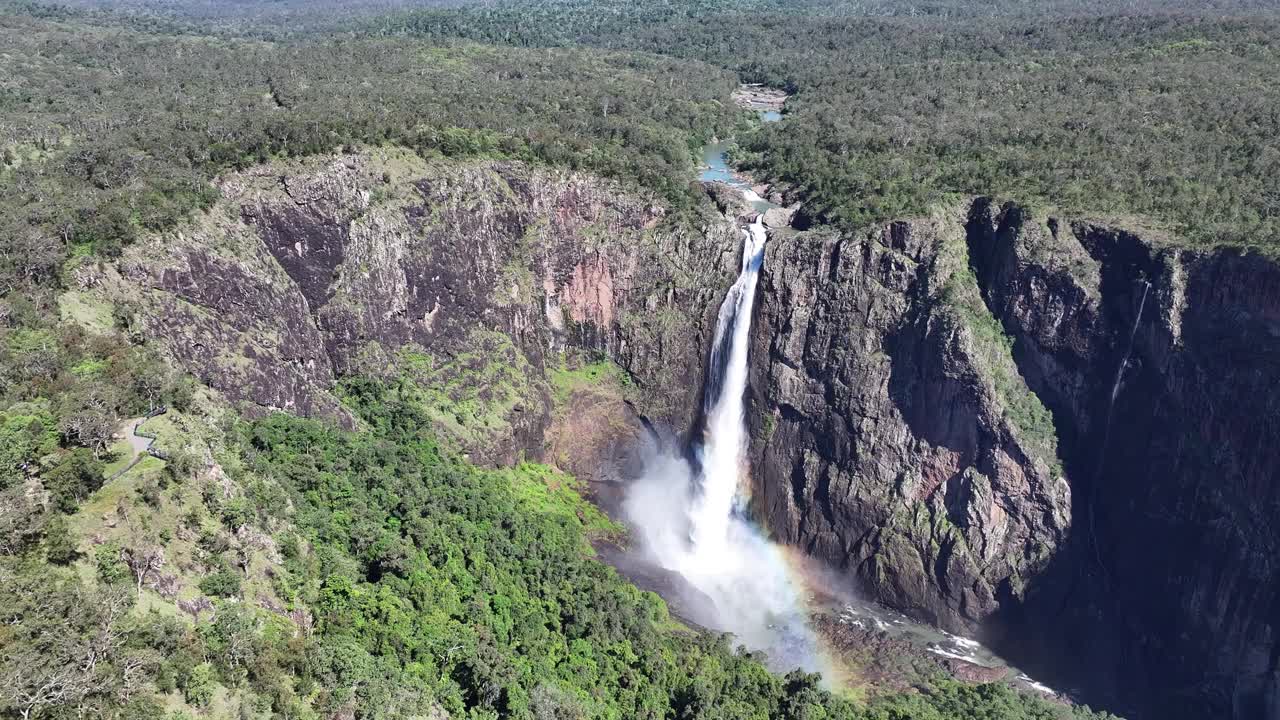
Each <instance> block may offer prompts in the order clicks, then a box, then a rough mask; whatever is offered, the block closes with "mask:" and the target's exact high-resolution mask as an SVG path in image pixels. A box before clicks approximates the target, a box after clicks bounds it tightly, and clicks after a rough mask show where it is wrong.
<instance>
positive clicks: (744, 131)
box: [0, 0, 1280, 720]
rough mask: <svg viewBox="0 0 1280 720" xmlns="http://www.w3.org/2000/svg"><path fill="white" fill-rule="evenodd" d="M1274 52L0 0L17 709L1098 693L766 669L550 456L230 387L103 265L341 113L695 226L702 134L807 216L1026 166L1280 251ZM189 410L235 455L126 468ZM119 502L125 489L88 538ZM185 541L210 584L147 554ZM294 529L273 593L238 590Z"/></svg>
mask: <svg viewBox="0 0 1280 720" xmlns="http://www.w3.org/2000/svg"><path fill="white" fill-rule="evenodd" d="M1278 54H1280V20H1277V19H1276V17H1275V14H1274V7H1273V3H1270V2H1262V1H1261V0H1259V1H1257V2H1251V1H1250V0H1238V1H1232V0H1223V1H1222V2H1205V3H1197V4H1195V5H1194V6H1193V7H1192V6H1188V4H1187V3H1184V2H1180V1H1178V0H1135V1H1134V2H1126V3H1114V2H1103V1H1102V0H1078V1H1076V2H1061V1H1059V0H1032V1H1030V2H1001V1H997V0H989V1H987V2H963V1H961V0H937V1H935V2H914V3H913V2H890V1H889V0H867V1H865V2H857V1H849V2H833V1H831V0H805V1H801V2H783V1H781V0H703V1H697V0H674V1H671V2H659V1H658V0H639V1H638V2H630V1H628V2H623V1H621V0H558V1H557V2H535V1H533V0H528V1H523V0H521V1H517V2H496V1H495V2H483V3H464V2H448V1H445V2H439V3H424V2H408V1H407V0H406V1H403V2H401V1H399V0H388V1H387V2H381V3H345V2H318V3H313V2H301V1H296V2H295V1H293V0H284V1H282V2H273V3H256V2H225V3H224V2H217V3H209V2H185V1H182V0H180V1H178V2H148V1H147V0H136V1H132V0H131V1H128V2H121V3H101V2H94V1H92V0H73V1H72V2H69V3H63V4H56V5H55V4H43V3H15V2H8V3H4V4H0V612H2V613H3V617H4V622H2V623H0V717H24V718H26V717H57V718H62V717H72V716H75V715H76V714H77V713H79V714H80V715H82V716H83V715H86V714H87V715H93V716H102V717H135V718H143V717H146V718H151V717H159V716H164V715H166V714H168V716H169V717H175V718H177V717H184V716H185V715H184V713H187V712H189V711H191V712H196V711H204V710H208V711H209V712H213V710H209V708H217V707H221V706H220V705H219V703H223V702H224V701H225V699H226V697H228V695H229V694H231V693H239V696H240V697H244V698H249V704H250V706H252V707H253V708H254V709H255V711H256V712H260V713H261V714H268V713H270V714H275V715H277V716H281V717H293V718H314V717H322V716H323V717H330V716H336V717H401V716H407V715H413V714H417V715H423V714H427V715H429V714H430V713H432V712H436V711H440V712H448V713H450V714H452V715H454V716H456V717H493V716H495V715H501V716H514V717H555V718H573V717H619V718H622V717H626V718H631V717H704V716H709V715H710V713H711V710H710V709H711V708H715V713H716V715H715V716H717V717H744V718H745V717H766V716H767V717H784V718H842V717H848V718H879V719H884V720H889V719H893V718H907V717H911V718H920V719H924V720H931V719H933V718H938V719H939V720H941V719H942V718H960V717H992V718H1037V719H1041V718H1043V719H1050V718H1063V717H1069V716H1072V715H1078V716H1087V715H1088V714H1089V713H1088V711H1086V710H1071V709H1067V708H1063V707H1058V706H1050V705H1048V704H1046V703H1043V702H1039V701H1035V700H1030V699H1027V698H1024V697H1022V696H1020V695H1018V694H1016V693H1014V692H1013V691H1011V690H1009V689H1008V688H1007V687H1005V686H1001V685H995V686H980V687H977V688H974V687H969V686H963V685H957V684H954V683H949V682H939V683H936V684H932V685H929V686H927V687H921V688H917V691H916V692H912V693H909V694H903V695H896V694H895V695H891V696H886V697H883V698H880V699H879V700H877V701H875V702H872V703H861V702H855V701H852V700H850V699H848V698H844V697H841V696H839V695H838V694H832V693H831V692H829V691H828V690H825V689H823V688H822V687H821V685H820V683H819V681H818V679H817V678H815V677H813V676H809V675H805V674H803V673H797V674H792V675H788V676H785V677H779V676H776V675H771V674H769V673H767V672H765V670H764V669H763V665H762V664H761V663H760V662H759V659H758V658H755V657H752V656H750V655H749V654H746V653H743V652H739V651H734V650H733V649H732V648H730V647H729V646H728V644H727V642H726V640H725V639H723V638H717V637H713V636H709V635H706V634H703V633H698V632H694V631H692V630H689V629H688V628H684V627H683V626H680V625H679V623H677V622H674V621H672V620H671V618H669V617H668V616H667V614H666V609H665V606H664V605H663V604H662V603H661V601H660V600H658V599H657V598H656V597H654V596H651V595H647V594H643V593H640V592H639V591H637V590H636V589H635V588H634V587H632V586H630V585H628V584H627V583H625V582H624V581H622V580H621V579H619V578H618V577H617V575H616V574H614V573H613V572H612V571H610V570H608V569H606V568H605V567H604V566H603V565H601V564H599V563H597V562H595V561H594V560H592V559H590V558H589V552H590V551H589V547H588V546H587V544H586V541H585V539H586V538H587V537H589V536H591V535H592V533H598V532H609V531H610V528H609V527H608V524H607V522H606V521H604V520H603V519H602V518H599V517H596V516H595V515H592V514H591V512H592V511H591V510H590V508H589V507H587V506H584V505H582V504H581V500H580V499H578V498H577V496H576V495H574V494H573V493H571V492H570V493H567V494H557V493H556V492H554V491H553V490H551V489H549V488H554V487H558V486H559V485H561V484H562V480H561V479H558V478H551V479H549V478H548V473H550V472H551V471H549V470H548V469H546V468H540V467H536V466H526V467H521V468H519V469H517V470H512V471H482V470H478V469H476V468H474V467H471V466H469V465H468V464H466V463H465V462H463V461H461V460H458V459H457V458H455V457H454V456H452V455H451V454H450V452H449V450H448V449H447V448H441V447H438V446H437V445H436V443H435V441H434V440H433V439H432V438H430V437H428V436H426V435H425V434H423V433H422V432H421V431H420V430H418V429H417V428H419V427H422V426H426V425H427V423H421V422H418V420H419V418H415V416H414V414H413V409H412V408H411V407H406V406H405V405H404V404H403V403H401V402H400V401H399V399H398V398H397V396H396V395H395V393H394V391H393V389H392V388H391V387H389V386H385V385H382V384H379V383H374V382H372V381H367V380H362V379H358V378H350V379H348V380H347V384H346V385H345V386H344V390H345V392H346V393H347V394H346V397H347V400H348V402H349V404H350V406H351V407H352V409H353V410H354V411H356V412H358V413H359V414H360V415H361V416H362V417H363V419H364V421H365V424H366V427H367V428H370V429H371V430H370V432H367V433H365V434H353V433H345V432H341V431H338V430H335V429H333V428H331V427H327V426H323V425H322V424H320V423H317V422H313V421H304V420H298V419H296V418H287V417H283V416H281V417H272V418H268V419H265V420H258V421H255V422H248V421H245V420H242V419H238V418H236V417H234V413H230V412H229V411H225V408H224V409H222V410H214V409H211V408H214V407H216V406H217V403H216V402H213V401H211V400H209V399H208V398H207V397H205V396H204V395H203V394H202V392H203V391H202V390H200V389H199V388H197V387H196V386H195V384H194V382H193V381H192V380H191V379H190V378H187V377H183V376H182V375H181V374H180V373H178V372H177V371H175V370H174V369H173V368H172V367H171V366H170V365H169V364H168V363H167V362H166V361H165V360H164V359H163V358H162V357H161V356H160V354H159V352H158V351H157V350H156V349H155V348H152V347H151V346H150V345H148V343H147V342H146V341H145V339H144V338H143V337H142V336H141V334H140V333H139V332H138V319H137V318H136V317H134V316H133V315H132V311H131V309H130V308H128V307H119V308H116V309H115V312H113V313H109V314H108V316H106V317H98V316H97V315H95V314H94V313H95V310H94V309H93V308H86V307H83V306H81V305H77V304H76V300H75V298H76V297H77V296H76V294H75V291H76V290H77V289H81V288H83V287H87V286H89V285H91V284H92V283H93V282H95V281H96V278H97V277H98V276H99V275H100V273H102V272H104V267H105V265H104V263H109V262H110V261H111V259H112V258H114V257H117V256H118V255H119V253H120V251H121V249H122V248H123V247H125V246H126V245H128V244H130V243H132V242H135V241H137V240H139V239H140V238H143V237H148V236H154V235H155V234H156V233H159V232H162V231H169V230H173V229H174V228H180V227H181V226H182V224H183V223H184V222H187V220H188V219H189V218H190V217H192V216H193V214H197V213H201V212H205V211H207V210H208V209H209V208H210V207H211V206H212V205H213V203H214V201H215V200H216V198H217V196H218V190H217V187H216V185H215V184H214V183H215V179H216V178H217V177H218V176H219V174H220V173H224V172H226V171H229V170H233V169H241V168H245V167H249V166H252V165H256V164H259V163H262V162H266V161H270V160H278V159H281V158H288V157H296V156H303V155H312V154H319V153H326V152H331V151H333V150H335V149H338V148H341V147H343V146H345V145H382V144H394V145H400V146H405V147H408V148H411V149H413V150H414V151H416V152H417V153H419V154H421V155H423V156H427V157H450V158H475V157H500V158H510V159H515V160H521V161H525V162H530V163H545V164H550V165H555V166H558V167H567V168H572V169H576V170H582V171H588V172H592V173H596V174H600V175H605V176H609V177H614V178H620V179H623V180H624V181H625V182H627V183H629V184H631V185H632V186H635V187H638V188H642V189H643V191H644V192H646V193H649V194H650V195H652V196H653V197H656V198H659V199H660V201H661V202H663V203H665V204H666V205H667V206H668V208H669V209H670V210H672V211H673V212H670V213H669V214H668V217H669V218H670V220H669V221H670V222H673V223H678V222H683V221H685V218H684V215H682V212H681V211H683V210H687V209H689V208H691V207H693V206H695V205H697V204H698V203H700V202H703V199H702V198H701V195H700V194H699V190H698V189H697V187H696V186H693V187H691V180H692V179H693V177H694V173H693V166H694V162H695V158H696V157H697V150H698V148H699V147H700V146H701V145H702V144H703V143H704V142H705V141H706V140H708V139H709V138H711V137H713V136H719V137H724V136H727V135H731V134H732V135H735V136H736V137H737V138H738V148H737V149H736V158H737V161H738V162H739V163H741V164H742V165H743V166H744V167H746V168H748V169H750V170H752V171H754V172H755V173H757V174H758V175H759V176H760V177H761V178H762V179H768V180H770V181H774V182H776V183H778V184H779V186H781V187H785V188H786V189H787V190H788V193H789V196H790V198H791V199H794V200H798V201H802V202H803V203H804V204H805V208H806V209H805V213H806V215H807V216H808V217H809V218H810V220H811V221H830V222H836V223H846V224H861V223H866V222H869V221H872V220H879V219H885V218H892V217H898V216H901V215H904V214H911V213H919V212H924V211H926V210H927V209H928V208H929V207H930V206H931V205H932V204H933V203H935V202H937V201H939V200H941V199H943V198H946V197H948V196H950V195H953V194H975V193H994V194H999V195H1002V196H1009V197H1015V198H1018V199H1021V200H1024V201H1031V202H1038V203H1042V204H1046V205H1050V206H1057V207H1061V208H1063V209H1066V210H1072V211H1079V212H1086V213H1101V214H1112V215H1133V216H1138V217H1140V218H1141V220H1142V221H1143V222H1150V223H1159V224H1162V225H1163V226H1165V227H1167V228H1168V229H1169V236H1170V238H1171V240H1172V241H1175V242H1182V243H1188V244H1192V243H1194V244H1206V245H1207V244H1217V243H1232V244H1244V245H1250V246H1254V247H1259V248H1263V249H1266V250H1274V249H1275V248H1276V247H1277V246H1280V140H1278V138H1280V85H1278V84H1277V83H1276V82H1275V77H1274V75H1275V69H1276V68H1277V67H1280V57H1278ZM739 81H746V82H761V83H766V84H768V85H771V86H775V87H779V88H783V89H785V90H787V91H788V92H790V93H792V98H791V99H790V100H789V102H788V105H787V109H786V113H785V121H784V122H782V123H778V124H775V125H770V126H760V125H759V124H758V123H754V122H752V121H751V119H750V118H749V117H748V116H747V115H746V114H744V113H741V112H739V111H737V110H735V109H734V108H733V106H732V104H731V103H730V102H729V99H728V98H729V94H730V92H731V91H732V90H733V88H734V87H735V86H736V84H737V83H738V82H739ZM86 314H87V315H90V316H91V317H88V318H87V320H88V321H86V317H84V316H85V315H86ZM161 407H167V408H170V409H171V411H172V412H176V413H188V414H190V415H191V416H192V417H198V418H200V420H199V422H198V423H196V424H197V425H199V426H200V427H202V428H204V429H203V430H202V432H204V433H206V435H207V437H206V438H205V440H207V441H208V442H209V443H211V444H212V445H213V446H215V447H217V448H218V453H219V457H218V462H219V463H220V466H221V467H225V468H227V476H228V478H229V479H227V483H229V484H227V485H224V486H222V488H221V489H219V488H217V487H212V488H211V486H210V485H209V484H205V485H200V484H199V483H197V482H196V481H195V479H194V476H195V471H194V469H193V468H194V466H195V461H194V460H193V459H192V458H190V457H184V456H175V457H171V458H169V459H168V460H167V461H166V462H165V463H163V467H162V469H157V468H152V470H153V472H150V474H147V475H145V478H146V479H145V482H140V483H139V484H138V485H137V486H136V487H132V486H131V487H129V488H128V489H127V491H125V490H120V489H119V488H118V487H116V486H110V487H105V488H104V484H105V483H106V482H107V480H108V479H111V478H114V477H117V476H118V474H119V472H120V471H121V468H120V467H119V466H118V464H117V463H118V458H117V457H115V456H114V455H113V451H112V447H111V445H112V435H113V433H114V432H116V431H117V430H118V429H119V427H120V422H121V420H122V419H123V418H126V417H137V416H141V415H144V414H146V413H149V412H153V411H156V410H157V409H159V408H161ZM568 482H569V481H567V480H564V481H563V483H568ZM33 488H35V489H38V492H36V491H35V490H33ZM227 488H231V489H227ZM41 493H43V495H42V494H41ZM103 503H109V504H110V505H111V506H110V507H107V506H106V505H103ZM104 508H105V509H107V510H111V509H112V508H116V510H115V511H116V512H120V511H121V510H120V509H123V512H124V516H127V517H128V518H132V519H130V520H127V521H126V522H124V523H123V524H122V526H121V527H120V528H117V531H118V532H117V534H119V535H120V536H121V537H122V538H123V539H122V540H119V541H117V540H112V541H110V542H104V543H102V544H99V545H97V547H98V550H97V551H96V552H95V554H94V555H93V556H87V555H86V554H85V553H83V552H82V551H81V550H79V549H78V548H79V547H80V546H81V545H82V544H83V543H82V541H84V540H85V538H84V537H81V536H80V535H78V533H80V532H81V531H82V528H83V527H85V526H87V525H86V524H87V523H88V522H89V519H91V516H95V514H96V516H98V517H100V516H101V515H102V513H103V511H104ZM351 508H356V510H355V511H351ZM124 516H122V517H124ZM583 518H587V520H584V519H583ZM240 528H248V529H249V530H248V531H247V533H240ZM263 538H267V539H263ZM165 548H170V550H171V552H176V550H173V548H180V549H181V552H182V553H183V554H184V557H186V558H188V559H189V565H190V566H189V567H188V568H187V572H188V573H189V574H191V575H192V576H193V577H194V578H198V583H199V589H200V591H201V593H202V595H201V598H202V599H203V600H204V602H207V603H209V604H208V606H207V607H206V606H204V605H199V606H191V607H188V608H183V612H182V613H181V614H180V613H179V612H177V611H176V610H174V606H173V605H172V604H166V602H165V601H167V600H170V599H172V598H168V597H164V596H163V595H162V594H161V593H162V590H153V589H152V586H151V585H147V583H146V582H144V581H147V580H148V574H149V573H152V570H154V568H153V567H152V566H153V565H154V564H155V561H156V559H157V555H156V552H157V550H158V549H159V550H161V551H163V550H164V549H165ZM277 550H278V553H279V557H280V565H281V567H282V568H283V569H282V570H280V571H279V572H278V574H277V575H275V576H273V578H272V582H271V584H270V588H269V589H263V592H264V593H266V594H267V595H269V596H270V597H271V598H275V599H276V600H278V601H279V602H280V603H281V604H280V606H279V607H272V608H267V609H263V608H257V607H249V606H248V605H247V604H243V603H236V602H235V601H234V598H235V597H237V596H238V595H239V594H240V588H241V584H242V583H243V582H247V570H248V568H249V566H250V564H252V563H253V562H261V561H262V558H263V557H264V556H265V555H266V554H268V552H269V551H270V552H276V551H277ZM255 558H256V559H255ZM150 581H151V582H154V581H155V575H154V574H151V575H150ZM162 597H164V600H163V601H162V600H161V599H160V598H162ZM273 602H275V600H273ZM215 606H216V614H215V613H213V612H209V611H211V610H214V609H215ZM73 609H74V610H76V611H74V612H73ZM291 623H292V624H291ZM304 624H305V625H306V627H307V628H308V631H307V632H305V633H302V632H295V629H296V627H297V626H300V625H304ZM312 630H313V631H314V632H312ZM33 669H35V670H33ZM49 688H55V689H56V692H54V691H51V690H49ZM242 707H243V706H242ZM201 709H204V710H201Z"/></svg>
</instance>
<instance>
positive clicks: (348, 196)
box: [115, 150, 738, 463]
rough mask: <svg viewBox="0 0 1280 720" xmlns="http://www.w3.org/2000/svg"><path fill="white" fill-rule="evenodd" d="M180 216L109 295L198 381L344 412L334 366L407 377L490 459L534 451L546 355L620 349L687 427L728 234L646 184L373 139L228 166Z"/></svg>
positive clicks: (297, 407)
mask: <svg viewBox="0 0 1280 720" xmlns="http://www.w3.org/2000/svg"><path fill="white" fill-rule="evenodd" d="M221 190H222V194H223V196H224V200H223V201H222V202H221V203H220V204H219V206H218V207H217V208H215V209H214V211H212V212H211V213H210V214H209V215H207V216H205V217H203V218H201V219H200V220H199V221H198V222H197V223H196V224H195V225H194V226H193V227H190V228H187V229H185V230H183V231H182V232H180V233H175V234H174V235H171V236H167V237H164V238H157V239H156V240H155V241H154V242H153V243H151V244H149V245H147V246H142V247H138V248H135V249H134V250H131V252H130V255H129V256H128V257H127V258H126V259H125V260H124V262H123V263H122V264H121V267H122V269H123V272H122V273H121V278H120V282H119V283H117V285H116V286H115V292H117V293H118V294H119V295H121V296H128V297H132V298H139V297H140V298H141V300H140V302H141V303H142V304H143V305H144V309H145V310H146V312H145V313H143V317H145V318H146V322H147V332H148V333H149V334H151V335H152V336H153V337H155V338H156V339H157V340H159V341H160V342H162V343H163V344H164V345H165V346H166V347H167V348H168V349H169V351H170V352H171V353H172V355H173V356H174V357H175V359H177V360H178V362H180V363H181V364H183V365H184V366H185V367H186V368H188V369H189V370H190V371H191V372H193V373H194V374H195V375H197V376H198V377H199V378H200V379H201V380H203V381H205V382H206V383H208V384H209V385H210V386H212V387H214V388H215V389H218V390H220V391H222V392H223V393H225V394H226V395H228V396H229V397H230V398H232V399H234V400H241V401H245V402H247V403H249V409H250V410H254V409H257V410H258V411H264V410H272V409H280V410H286V411H289V412H294V413H297V414H300V415H305V416H319V417H329V418H333V419H337V420H339V421H340V422H342V423H343V424H345V425H348V426H351V425H352V424H353V423H354V419H353V418H351V417H350V416H349V415H348V414H347V412H346V411H345V410H344V409H342V407H341V405H340V404H339V403H338V401H337V399H336V398H335V397H334V394H333V391H334V388H335V384H336V382H337V381H338V380H339V379H340V378H342V377H345V376H349V375H354V374H360V375H374V376H379V375H381V376H393V375H397V376H398V375H406V376H408V377H410V378H411V379H414V380H417V381H420V382H419V385H420V386H421V387H422V392H421V394H420V397H419V398H418V399H419V400H420V404H421V405H422V406H423V407H425V408H426V409H427V411H428V414H429V415H431V416H432V417H434V418H436V420H437V422H438V428H437V429H438V431H439V432H440V433H441V434H442V435H445V436H449V437H450V439H453V440H456V441H457V444H458V445H459V446H461V447H462V449H464V450H465V451H466V452H468V453H470V454H471V455H472V459H473V460H476V461H477V462H482V463H486V462H487V463H504V462H512V461H514V460H515V459H516V458H517V457H518V456H520V455H529V456H538V455H539V454H540V453H541V452H542V450H543V442H544V438H543V435H544V431H545V429H546V426H547V422H548V412H549V409H550V396H549V386H548V380H547V373H548V370H549V368H551V367H556V366H558V365H559V364H560V363H561V362H563V357H564V353H566V352H569V351H575V352H579V353H583V354H586V355H588V356H590V355H597V356H601V357H604V356H608V357H613V358H616V359H617V360H618V361H619V362H620V364H622V365H623V366H624V367H625V368H626V369H627V370H628V371H629V372H630V373H631V374H632V375H633V376H634V379H635V381H636V384H637V386H638V387H639V388H641V391H640V392H638V393H637V402H638V404H639V406H640V407H639V410H640V411H641V412H643V413H645V414H648V415H650V416H652V417H653V418H655V419H658V420H664V421H666V422H667V423H669V424H671V425H673V426H677V427H682V426H684V425H686V424H687V422H688V419H687V414H688V412H689V411H690V409H691V408H692V407H693V404H694V403H693V395H694V393H696V391H697V390H696V389H697V387H698V385H699V382H700V379H701V373H700V370H699V369H700V367H701V357H702V353H703V352H704V350H703V346H704V345H705V342H704V338H705V337H706V336H707V335H708V334H709V332H710V331H711V329H712V326H711V323H712V322H713V321H714V318H713V317H710V314H711V313H713V312H714V302H713V300H712V298H713V297H714V296H715V295H716V294H717V293H721V292H723V288H724V287H727V286H728V284H729V283H730V282H731V281H732V276H731V272H732V268H733V261H734V253H735V251H736V245H737V242H738V235H737V231H736V230H735V229H734V227H733V226H732V224H730V223H728V222H725V221H723V220H716V219H714V218H713V219H709V220H708V221H707V223H706V225H705V227H703V228H701V229H695V230H690V229H689V228H688V227H679V228H677V227H676V226H675V225H673V224H663V223H662V220H663V216H664V212H663V210H662V208H661V207H660V206H658V205H657V204H656V203H655V202H654V201H653V200H652V199H651V198H646V197H642V196H640V195H637V194H634V193H629V192H626V191H624V190H623V189H622V188H621V187H619V186H617V185H616V184H613V183H609V182H605V181H602V180H599V179H596V178H592V177H588V176H584V175H579V174H570V173H560V172H554V171H550V170H544V169H533V168H530V167H527V166H523V165H520V164H517V163H493V162H489V163H468V164H458V163H434V164H428V163H426V162H424V161H422V160H420V159H418V158H416V157H415V156H412V155H410V154H408V153H403V152H398V151H393V150H387V151H381V150H379V151H370V152H367V153H363V154H353V155H344V156H339V157H329V158H322V159H317V160H312V161H308V162H305V163H298V164H293V165H288V166H271V167H263V168H258V169H255V170H250V171H247V172H244V173H240V174H237V175H233V176H229V177H227V178H225V179H224V180H223V181H221Z"/></svg>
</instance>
